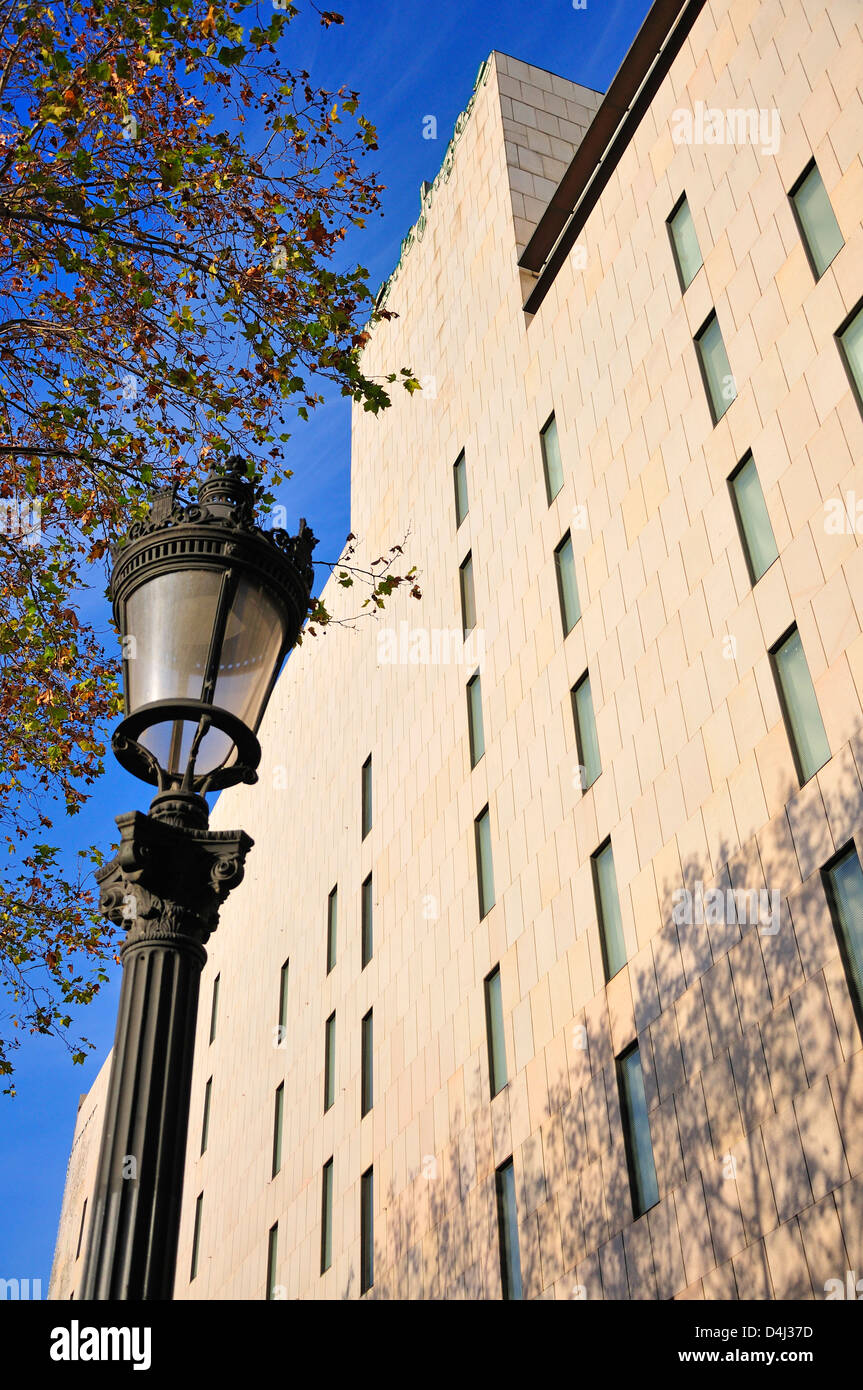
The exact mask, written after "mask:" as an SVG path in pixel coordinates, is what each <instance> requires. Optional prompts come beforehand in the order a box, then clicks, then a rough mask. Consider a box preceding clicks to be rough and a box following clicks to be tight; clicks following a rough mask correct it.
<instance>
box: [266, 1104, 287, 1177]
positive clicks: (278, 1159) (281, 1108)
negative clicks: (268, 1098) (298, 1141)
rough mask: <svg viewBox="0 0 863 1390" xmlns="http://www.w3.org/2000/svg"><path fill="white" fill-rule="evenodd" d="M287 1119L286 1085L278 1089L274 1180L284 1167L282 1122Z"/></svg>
mask: <svg viewBox="0 0 863 1390" xmlns="http://www.w3.org/2000/svg"><path fill="white" fill-rule="evenodd" d="M284 1118H285V1083H284V1081H283V1082H282V1083H281V1085H280V1086H277V1087H276V1111H275V1114H274V1116H273V1171H272V1173H271V1174H270V1177H271V1178H274V1177H275V1176H276V1174H277V1173H278V1171H279V1169H280V1168H281V1166H282V1122H283V1120H284Z"/></svg>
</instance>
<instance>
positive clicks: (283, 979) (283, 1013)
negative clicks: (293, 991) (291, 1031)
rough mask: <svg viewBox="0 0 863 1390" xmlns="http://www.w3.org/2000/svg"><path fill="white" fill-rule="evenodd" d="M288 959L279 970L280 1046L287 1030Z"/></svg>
mask: <svg viewBox="0 0 863 1390" xmlns="http://www.w3.org/2000/svg"><path fill="white" fill-rule="evenodd" d="M289 966H290V961H287V960H286V961H285V963H284V965H283V966H282V968H281V970H280V971H279V1041H278V1045H279V1046H280V1047H281V1045H282V1043H283V1042H284V1041H285V1036H286V1034H287V1031H288V976H289Z"/></svg>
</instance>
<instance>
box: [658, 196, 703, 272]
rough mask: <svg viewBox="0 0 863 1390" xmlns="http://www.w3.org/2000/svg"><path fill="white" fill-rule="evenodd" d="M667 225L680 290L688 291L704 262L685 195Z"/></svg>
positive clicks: (677, 204)
mask: <svg viewBox="0 0 863 1390" xmlns="http://www.w3.org/2000/svg"><path fill="white" fill-rule="evenodd" d="M667 225H668V234H669V236H670V237H671V249H672V251H673V252H674V264H675V265H676V267H677V276H678V279H679V280H680V288H681V289H682V290H688V289H689V286H690V285H691V284H692V282H693V280H694V279H695V277H696V275H697V274H698V272H699V270H700V269H701V267H702V266H703V264H704V262H703V260H702V259H701V249H700V247H699V245H698V237H697V236H696V235H695V223H694V222H693V220H692V213H691V212H690V210H689V204H688V202H687V201H686V194H685V193H684V194H683V197H682V198H681V199H680V200H679V201H678V202H677V203H676V204H675V207H674V211H673V212H672V214H671V216H670V217H669V219H668V224H667Z"/></svg>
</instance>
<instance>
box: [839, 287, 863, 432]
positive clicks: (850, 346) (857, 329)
mask: <svg viewBox="0 0 863 1390" xmlns="http://www.w3.org/2000/svg"><path fill="white" fill-rule="evenodd" d="M836 337H837V339H838V342H839V350H840V352H841V353H842V360H843V362H844V363H845V370H846V372H847V373H848V378H849V380H850V382H851V385H852V387H853V388H854V395H855V396H856V398H857V405H858V406H859V408H860V410H861V411H863V303H861V304H858V305H857V307H856V308H855V309H854V310H853V311H852V312H851V314H850V315H849V316H848V318H847V319H846V320H845V323H844V324H843V325H842V327H841V328H840V329H839V332H838V333H837V334H836Z"/></svg>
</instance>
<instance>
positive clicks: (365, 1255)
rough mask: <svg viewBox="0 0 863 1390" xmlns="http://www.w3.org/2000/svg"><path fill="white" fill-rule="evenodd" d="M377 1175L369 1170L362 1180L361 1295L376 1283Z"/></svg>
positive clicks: (371, 1169)
mask: <svg viewBox="0 0 863 1390" xmlns="http://www.w3.org/2000/svg"><path fill="white" fill-rule="evenodd" d="M374 1198H375V1175H374V1169H373V1168H367V1169H366V1171H365V1172H364V1173H363V1175H362V1177H361V1178H360V1293H366V1292H367V1290H368V1289H370V1288H371V1287H372V1285H373V1284H374V1282H375V1213H374Z"/></svg>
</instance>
